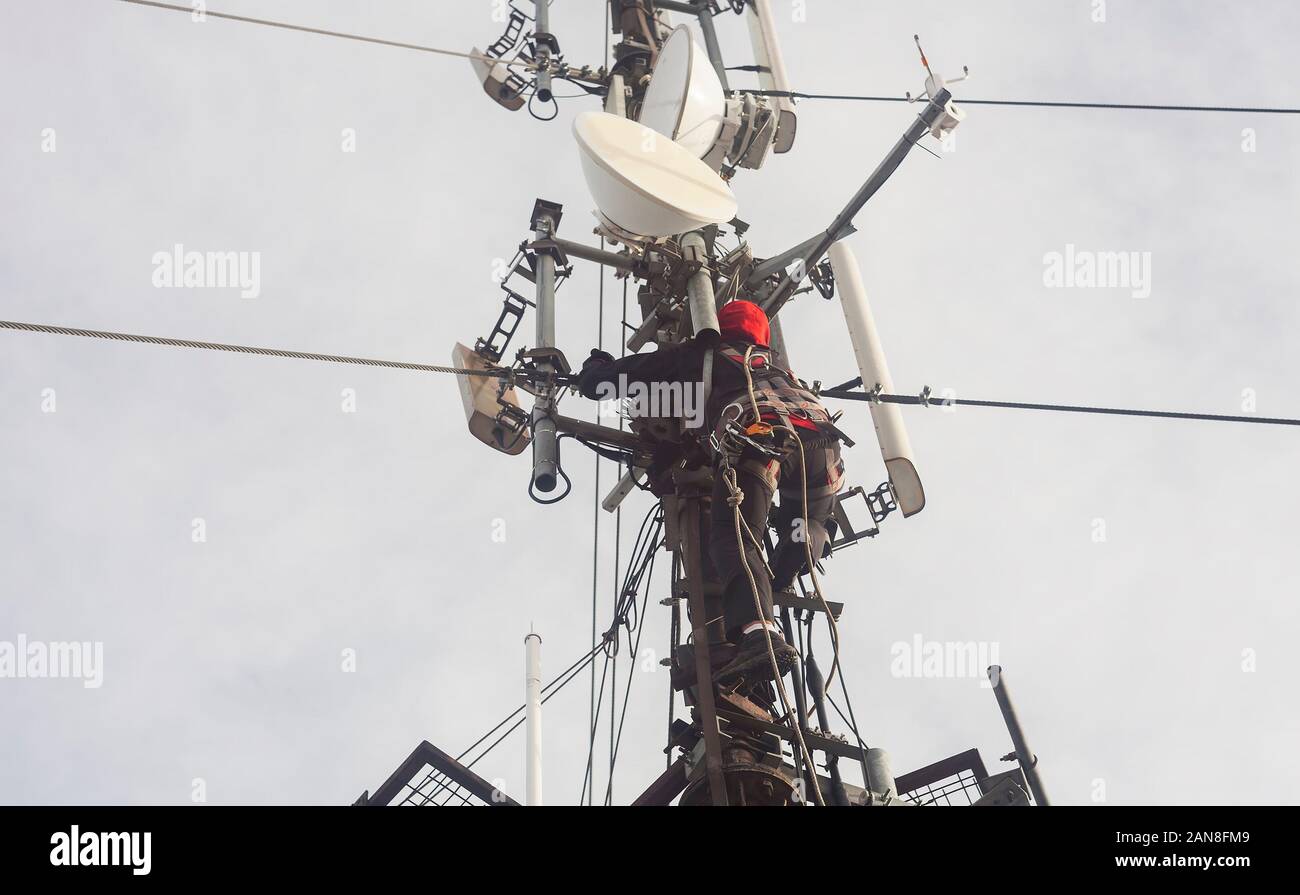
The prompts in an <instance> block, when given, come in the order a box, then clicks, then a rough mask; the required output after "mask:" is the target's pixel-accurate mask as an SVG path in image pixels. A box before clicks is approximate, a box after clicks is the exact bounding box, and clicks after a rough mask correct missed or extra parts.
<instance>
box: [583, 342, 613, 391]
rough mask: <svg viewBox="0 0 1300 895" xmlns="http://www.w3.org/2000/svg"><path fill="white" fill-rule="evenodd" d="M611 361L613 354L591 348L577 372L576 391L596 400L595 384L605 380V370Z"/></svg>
mask: <svg viewBox="0 0 1300 895" xmlns="http://www.w3.org/2000/svg"><path fill="white" fill-rule="evenodd" d="M613 363H614V355H612V354H610V353H609V352H608V351H601V350H600V349H599V348H593V349H591V354H590V356H588V357H587V359H586V360H584V361H583V362H582V369H581V370H580V371H579V372H578V379H577V386H578V391H579V392H581V393H582V395H583V396H584V397H587V398H591V399H592V400H593V401H594V400H596V398H597V395H596V386H598V385H599V384H600V383H601V382H603V381H604V380H605V375H606V370H607V368H608V367H609V366H610V365H612V364H613Z"/></svg>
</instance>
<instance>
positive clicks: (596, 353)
mask: <svg viewBox="0 0 1300 895" xmlns="http://www.w3.org/2000/svg"><path fill="white" fill-rule="evenodd" d="M613 362H614V355H612V354H610V353H609V352H608V351H601V350H600V349H599V348H593V349H591V354H590V355H588V357H587V359H586V360H584V361H583V362H582V371H583V372H584V373H585V372H586V371H587V370H589V369H591V368H592V367H598V366H600V367H603V366H604V365H606V364H612V363H613Z"/></svg>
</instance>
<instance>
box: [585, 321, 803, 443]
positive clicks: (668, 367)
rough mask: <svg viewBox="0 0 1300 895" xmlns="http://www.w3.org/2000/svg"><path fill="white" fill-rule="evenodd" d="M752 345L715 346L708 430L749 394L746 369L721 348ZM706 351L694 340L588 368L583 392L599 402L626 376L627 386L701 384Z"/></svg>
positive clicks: (706, 413) (706, 412) (707, 407)
mask: <svg viewBox="0 0 1300 895" xmlns="http://www.w3.org/2000/svg"><path fill="white" fill-rule="evenodd" d="M750 344H751V343H749V342H745V341H741V340H727V341H724V342H720V343H718V344H717V345H715V346H714V351H713V382H712V387H711V390H710V392H709V400H708V403H707V404H706V405H705V409H704V417H705V426H706V431H712V430H713V427H714V426H715V425H716V424H717V421H718V415H719V414H720V413H721V411H722V409H723V408H724V407H726V406H727V405H728V404H730V403H731V402H733V401H736V400H738V399H740V398H742V397H744V396H745V395H746V394H747V390H746V385H745V372H744V370H743V369H741V367H740V366H739V365H738V364H736V363H733V362H731V361H729V360H726V359H725V358H723V357H722V356H721V354H720V352H719V351H718V349H719V348H720V347H722V346H723V345H731V346H732V347H734V348H735V349H736V350H737V351H739V352H741V353H742V354H743V353H744V351H745V349H746V348H748V347H749V346H750ZM707 348H708V346H706V345H704V344H702V343H700V342H697V341H696V340H695V339H688V340H686V341H685V342H678V343H677V344H675V345H668V346H665V347H662V348H659V349H657V350H655V351H651V352H648V353H646V354H630V355H628V356H626V357H623V358H620V359H618V360H616V361H614V362H613V363H604V364H599V365H597V366H594V367H589V368H588V369H587V370H586V371H585V372H584V373H583V374H582V377H581V392H582V394H583V395H584V396H586V397H588V398H591V399H592V400H597V399H598V398H600V397H601V395H600V394H599V393H598V392H597V388H599V386H600V385H602V384H605V383H610V384H613V385H615V386H617V385H618V383H619V376H620V374H621V375H625V376H626V377H627V382H628V383H633V382H640V383H643V384H646V385H650V384H652V383H655V382H663V383H669V382H681V383H683V384H686V385H691V384H698V383H701V382H703V381H704V376H703V370H704V355H705V353H706V351H707ZM787 378H788V379H790V380H791V382H792V383H793V384H795V385H798V380H797V379H795V378H794V377H793V376H792V375H791V376H788V377H787Z"/></svg>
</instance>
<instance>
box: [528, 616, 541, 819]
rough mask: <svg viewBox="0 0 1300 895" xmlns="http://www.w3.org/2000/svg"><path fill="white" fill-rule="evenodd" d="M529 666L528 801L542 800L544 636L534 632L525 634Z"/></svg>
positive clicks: (530, 802)
mask: <svg viewBox="0 0 1300 895" xmlns="http://www.w3.org/2000/svg"><path fill="white" fill-rule="evenodd" d="M524 650H525V652H526V653H527V670H526V671H525V673H524V691H525V699H524V705H525V706H526V709H525V715H524V718H525V721H524V726H525V728H527V736H528V743H527V746H526V747H525V748H526V749H527V750H528V756H527V773H528V780H527V799H526V800H525V802H524V804H526V805H541V804H542V638H541V636H540V635H538V634H534V633H530V634H529V635H528V636H527V637H525V638H524Z"/></svg>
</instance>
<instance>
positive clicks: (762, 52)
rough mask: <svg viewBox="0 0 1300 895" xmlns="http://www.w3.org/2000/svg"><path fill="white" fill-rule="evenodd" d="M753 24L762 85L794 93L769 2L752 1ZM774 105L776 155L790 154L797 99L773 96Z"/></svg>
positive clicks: (752, 39) (750, 16) (750, 17)
mask: <svg viewBox="0 0 1300 895" xmlns="http://www.w3.org/2000/svg"><path fill="white" fill-rule="evenodd" d="M746 14H747V15H746V18H747V19H748V21H749V41H750V44H751V45H752V46H753V48H754V62H755V63H756V64H757V65H758V68H759V72H758V83H759V84H760V85H761V86H762V88H763V89H764V90H776V91H779V92H781V93H789V92H790V78H789V76H788V75H787V74H786V72H785V58H784V57H783V56H782V55H781V44H780V43H779V42H778V40H777V36H776V21H775V19H774V18H773V17H772V6H771V4H770V2H769V0H752V2H751V3H750V4H749V6H748V8H747V9H746ZM771 99H772V105H773V107H774V108H775V109H776V110H777V115H778V118H777V131H776V142H775V143H773V144H772V151H773V152H778V153H780V152H789V151H790V147H792V146H793V145H794V135H795V128H796V127H797V125H798V121H797V118H796V115H795V111H794V100H792V99H791V98H790V97H788V96H779V97H772V98H771Z"/></svg>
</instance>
